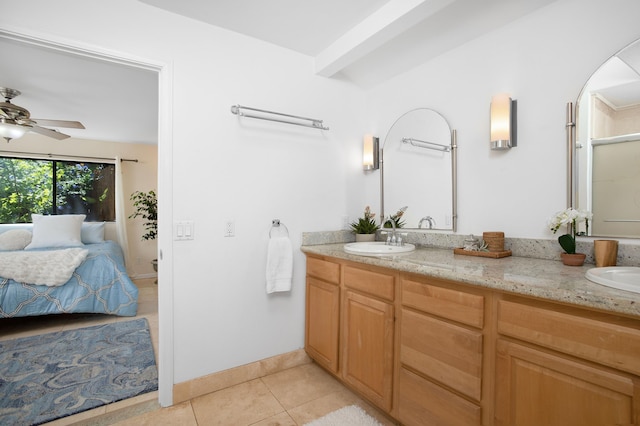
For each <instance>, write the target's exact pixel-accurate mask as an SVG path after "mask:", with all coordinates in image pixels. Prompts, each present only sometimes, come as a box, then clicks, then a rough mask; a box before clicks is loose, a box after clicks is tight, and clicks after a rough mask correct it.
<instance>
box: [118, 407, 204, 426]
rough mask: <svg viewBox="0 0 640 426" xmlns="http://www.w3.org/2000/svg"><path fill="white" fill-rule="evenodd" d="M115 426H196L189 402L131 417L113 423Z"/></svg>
mask: <svg viewBox="0 0 640 426" xmlns="http://www.w3.org/2000/svg"><path fill="white" fill-rule="evenodd" d="M114 425H117V426H197V425H198V423H197V422H196V418H195V415H194V414H193V409H192V407H191V404H190V403H189V402H183V403H182V404H178V405H173V406H171V407H167V408H161V409H159V410H156V411H151V412H149V413H145V414H142V415H140V416H136V417H131V418H129V419H127V420H123V421H120V422H118V423H114Z"/></svg>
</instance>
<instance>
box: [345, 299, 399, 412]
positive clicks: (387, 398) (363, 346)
mask: <svg viewBox="0 0 640 426" xmlns="http://www.w3.org/2000/svg"><path fill="white" fill-rule="evenodd" d="M342 312H343V321H344V323H343V329H342V333H343V345H342V347H343V355H342V378H343V380H344V381H345V382H347V383H349V384H350V385H351V386H353V387H354V388H355V389H357V390H358V391H360V392H361V393H362V394H363V395H364V396H365V397H367V398H368V399H369V400H370V401H371V402H373V403H375V404H377V405H378V406H379V407H380V408H382V409H383V410H386V411H387V412H388V411H390V410H391V398H392V383H393V323H394V317H393V315H394V314H393V305H391V304H389V303H385V302H382V301H380V300H377V299H374V298H371V297H368V296H364V295H362V294H358V293H354V292H352V291H345V293H344V300H343V311H342Z"/></svg>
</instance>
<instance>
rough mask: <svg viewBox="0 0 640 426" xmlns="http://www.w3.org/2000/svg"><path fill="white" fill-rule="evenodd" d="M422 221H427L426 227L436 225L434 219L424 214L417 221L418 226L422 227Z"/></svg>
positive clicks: (431, 227) (430, 227) (429, 227)
mask: <svg viewBox="0 0 640 426" xmlns="http://www.w3.org/2000/svg"><path fill="white" fill-rule="evenodd" d="M423 222H427V229H433V227H434V226H436V221H435V219H434V218H432V217H431V216H425V217H423V218H422V219H420V222H418V228H422V223H423Z"/></svg>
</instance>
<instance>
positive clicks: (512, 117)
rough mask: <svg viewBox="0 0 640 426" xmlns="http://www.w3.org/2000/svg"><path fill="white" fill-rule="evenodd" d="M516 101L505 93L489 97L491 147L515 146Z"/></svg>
mask: <svg viewBox="0 0 640 426" xmlns="http://www.w3.org/2000/svg"><path fill="white" fill-rule="evenodd" d="M517 105H518V104H517V101H515V100H513V99H511V98H510V97H509V95H507V94H501V95H496V96H494V97H492V98H491V149H509V148H512V147H514V146H517V145H518V144H517V131H516V130H517Z"/></svg>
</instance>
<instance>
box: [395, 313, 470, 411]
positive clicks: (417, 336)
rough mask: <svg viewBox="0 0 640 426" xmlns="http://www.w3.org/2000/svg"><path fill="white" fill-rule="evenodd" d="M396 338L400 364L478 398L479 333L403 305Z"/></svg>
mask: <svg viewBox="0 0 640 426" xmlns="http://www.w3.org/2000/svg"><path fill="white" fill-rule="evenodd" d="M400 339H401V341H400V360H401V361H402V363H403V364H405V365H407V366H409V367H411V368H413V369H414V370H416V371H418V372H420V373H422V374H424V375H426V376H428V377H431V378H432V379H434V380H436V381H438V382H440V383H443V384H445V385H447V386H449V387H450V388H452V389H455V390H456V391H458V392H460V393H462V394H464V395H467V396H469V397H471V398H473V399H475V400H476V401H479V400H480V395H481V390H482V333H480V332H478V331H473V330H468V329H466V328H462V327H459V326H457V325H453V324H449V323H447V322H444V321H441V320H438V319H435V318H432V317H429V316H427V315H423V314H419V313H416V312H412V311H409V310H406V309H403V310H402V329H401V338H400Z"/></svg>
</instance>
